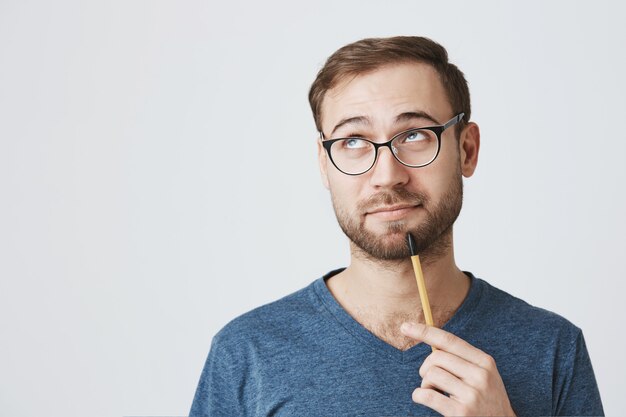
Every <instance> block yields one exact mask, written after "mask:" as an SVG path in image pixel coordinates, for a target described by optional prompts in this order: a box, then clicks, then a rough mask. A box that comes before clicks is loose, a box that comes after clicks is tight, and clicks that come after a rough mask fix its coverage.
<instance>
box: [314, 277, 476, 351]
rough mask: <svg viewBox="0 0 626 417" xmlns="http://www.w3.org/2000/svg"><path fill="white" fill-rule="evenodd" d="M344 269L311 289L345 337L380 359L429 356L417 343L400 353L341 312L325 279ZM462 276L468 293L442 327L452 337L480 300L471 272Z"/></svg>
mask: <svg viewBox="0 0 626 417" xmlns="http://www.w3.org/2000/svg"><path fill="white" fill-rule="evenodd" d="M344 269H345V268H341V269H336V270H334V271H331V272H329V273H328V274H326V275H324V276H323V277H321V278H319V279H317V280H315V281H314V282H313V289H314V290H315V293H316V294H317V296H318V297H319V298H320V300H321V301H322V304H323V305H324V307H325V308H326V310H327V311H328V312H329V313H330V314H331V315H332V316H333V317H334V318H335V319H336V320H337V321H338V322H339V323H340V324H341V325H342V326H343V327H344V328H345V329H346V331H347V332H348V333H350V334H351V335H352V336H354V337H355V338H356V339H357V343H364V344H365V345H367V346H369V347H371V348H372V349H374V350H375V351H376V352H377V353H379V354H380V355H382V356H384V357H386V358H388V359H390V360H392V361H395V362H400V363H407V362H412V361H414V360H416V359H418V358H420V357H425V356H427V355H428V354H429V353H430V352H431V348H430V346H428V345H426V344H425V343H418V344H417V345H415V346H413V347H411V348H410V349H408V350H404V351H403V350H400V349H398V348H396V347H394V346H391V345H390V344H388V343H387V342H385V341H383V340H381V339H379V338H378V337H377V336H375V335H374V334H373V333H372V332H370V331H369V330H367V329H366V328H365V327H363V326H362V325H361V323H359V322H358V321H356V320H355V319H354V318H353V317H352V316H351V315H350V314H348V312H347V311H346V310H344V308H343V307H342V306H341V305H340V304H339V303H338V302H337V300H336V299H335V297H334V296H333V295H332V293H331V292H330V290H329V289H328V286H327V285H326V281H327V280H328V279H329V278H331V277H332V276H333V275H336V274H338V273H339V272H341V271H343V270H344ZM464 273H465V274H466V275H467V276H468V277H469V279H470V289H469V292H468V294H467V296H466V297H465V300H463V303H461V306H460V307H459V308H458V310H457V311H456V313H454V315H453V316H452V317H451V318H450V320H448V322H447V323H446V324H445V325H444V326H443V329H444V330H446V331H448V332H450V333H453V334H456V333H457V332H458V331H460V330H461V329H463V328H464V327H465V325H466V323H467V322H468V320H470V318H471V316H472V315H473V313H474V311H475V310H476V306H477V304H478V302H479V301H480V299H481V295H482V292H483V287H484V285H483V283H482V281H481V280H480V279H478V278H476V277H475V276H474V275H473V274H472V273H471V272H465V271H464Z"/></svg>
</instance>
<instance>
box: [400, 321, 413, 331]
mask: <svg viewBox="0 0 626 417" xmlns="http://www.w3.org/2000/svg"><path fill="white" fill-rule="evenodd" d="M412 328H413V324H412V323H402V326H400V330H401V331H403V332H408V331H410V330H411V329H412Z"/></svg>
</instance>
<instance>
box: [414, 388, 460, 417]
mask: <svg viewBox="0 0 626 417" xmlns="http://www.w3.org/2000/svg"><path fill="white" fill-rule="evenodd" d="M411 398H412V399H413V401H414V402H416V403H418V404H422V405H425V406H426V407H429V408H432V409H433V410H435V411H437V412H438V413H440V414H442V415H444V416H452V415H460V414H458V413H455V412H454V409H455V408H456V401H454V400H452V399H450V398H448V397H446V396H445V395H443V394H442V393H440V392H437V391H435V390H432V389H429V388H416V389H415V390H414V391H413V395H412V396H411Z"/></svg>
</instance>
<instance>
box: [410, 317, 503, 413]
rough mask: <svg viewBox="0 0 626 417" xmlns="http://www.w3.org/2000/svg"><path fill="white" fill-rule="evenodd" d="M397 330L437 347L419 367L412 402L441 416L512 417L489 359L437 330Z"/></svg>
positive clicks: (418, 327)
mask: <svg viewBox="0 0 626 417" xmlns="http://www.w3.org/2000/svg"><path fill="white" fill-rule="evenodd" d="M400 331H401V332H402V333H403V334H404V335H405V336H408V337H410V338H412V339H415V340H418V341H420V342H424V343H426V344H428V345H430V346H433V347H436V348H437V350H435V351H434V352H433V353H431V354H430V355H428V357H427V358H426V360H425V361H424V363H423V364H422V366H421V367H420V370H419V374H420V376H421V377H422V385H421V387H419V388H416V389H415V391H413V401H414V402H416V403H418V404H423V405H425V406H427V407H430V408H432V409H433V410H435V411H437V412H438V413H441V414H443V415H444V416H514V415H515V413H514V412H513V408H511V403H510V402H509V397H508V395H507V393H506V389H505V388H504V383H503V382H502V378H501V377H500V374H499V373H498V369H497V368H496V362H495V361H494V359H493V358H492V357H491V356H489V355H488V354H486V353H485V352H483V351H482V350H480V349H477V348H475V347H474V346H472V345H470V344H469V343H467V342H466V341H464V340H463V339H461V338H459V337H456V336H455V335H453V334H452V333H449V332H446V331H445V330H441V329H438V328H436V327H431V326H426V325H424V324H417V323H404V324H403V325H402V326H401V327H400ZM442 392H445V393H447V394H449V396H446V395H445V394H442Z"/></svg>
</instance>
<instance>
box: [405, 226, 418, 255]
mask: <svg viewBox="0 0 626 417" xmlns="http://www.w3.org/2000/svg"><path fill="white" fill-rule="evenodd" d="M406 243H407V245H408V246H409V252H411V256H415V255H417V248H416V247H415V246H416V245H415V238H414V237H413V235H412V234H411V233H410V232H409V233H407V234H406Z"/></svg>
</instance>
